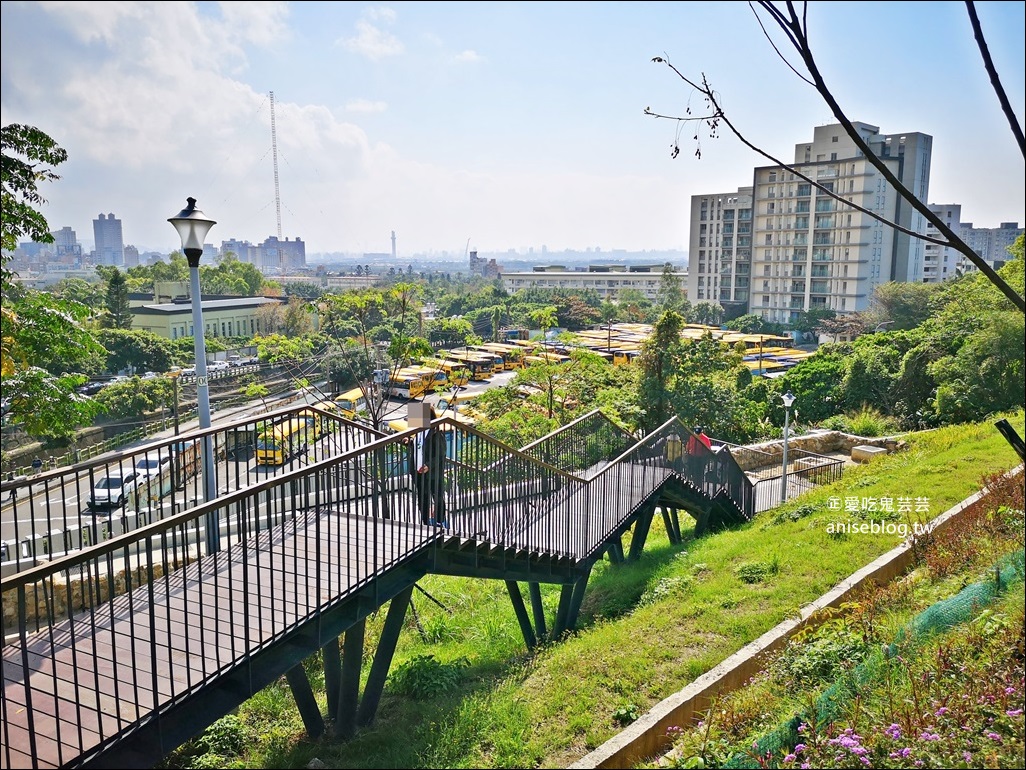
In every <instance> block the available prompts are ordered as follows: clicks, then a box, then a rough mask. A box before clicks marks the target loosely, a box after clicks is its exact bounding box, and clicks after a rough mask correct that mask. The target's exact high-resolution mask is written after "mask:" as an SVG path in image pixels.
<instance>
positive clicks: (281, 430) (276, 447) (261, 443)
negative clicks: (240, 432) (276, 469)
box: [256, 412, 321, 465]
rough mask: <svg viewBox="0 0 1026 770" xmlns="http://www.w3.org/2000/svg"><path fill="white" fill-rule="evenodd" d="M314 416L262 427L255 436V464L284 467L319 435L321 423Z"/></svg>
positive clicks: (285, 420) (297, 417)
mask: <svg viewBox="0 0 1026 770" xmlns="http://www.w3.org/2000/svg"><path fill="white" fill-rule="evenodd" d="M314 417H315V415H313V413H312V412H311V413H310V414H309V415H305V416H296V417H290V418H286V419H283V420H279V421H278V422H275V423H273V424H271V425H267V426H265V427H264V429H263V430H261V431H260V433H258V434H257V439H256V464H257V465H284V464H285V462H286V461H287V460H289V459H291V458H292V457H294V456H296V455H297V454H299V453H300V452H302V451H304V450H305V449H306V448H307V447H308V446H309V445H310V444H312V443H313V442H315V441H316V440H317V439H318V438H319V437H320V435H321V421H320V420H319V419H314Z"/></svg>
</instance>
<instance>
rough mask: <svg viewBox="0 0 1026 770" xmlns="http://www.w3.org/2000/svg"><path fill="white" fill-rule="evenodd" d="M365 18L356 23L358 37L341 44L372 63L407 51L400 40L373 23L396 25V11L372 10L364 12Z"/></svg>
mask: <svg viewBox="0 0 1026 770" xmlns="http://www.w3.org/2000/svg"><path fill="white" fill-rule="evenodd" d="M363 16H364V18H362V19H361V20H359V21H358V22H356V35H355V36H354V37H348V38H343V39H341V40H339V41H338V42H339V44H341V45H342V46H343V47H345V48H346V49H347V50H350V51H352V52H353V53H358V54H360V55H361V56H366V57H367V58H368V59H371V60H372V61H377V60H378V59H382V58H384V57H386V56H396V55H398V54H401V53H402V52H403V51H404V50H405V48H404V46H403V44H402V41H401V40H399V38H397V37H396V36H395V35H393V34H391V33H389V32H386V31H385V30H383V29H381V27H379V26H377V25H375V24H374V23H373V22H384V23H385V24H394V23H395V20H396V13H395V11H393V10H392V9H391V8H370V9H368V10H366V11H364V14H363Z"/></svg>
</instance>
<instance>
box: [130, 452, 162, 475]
mask: <svg viewBox="0 0 1026 770" xmlns="http://www.w3.org/2000/svg"><path fill="white" fill-rule="evenodd" d="M170 462H171V455H170V453H167V452H147V453H146V454H145V455H143V456H142V457H140V458H139V459H138V460H136V463H135V470H136V471H137V472H138V473H139V479H140V481H146V480H147V479H150V478H153V477H154V476H159V475H160V474H161V473H163V472H164V469H165V468H167V466H168V463H170Z"/></svg>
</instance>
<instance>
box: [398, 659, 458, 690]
mask: <svg viewBox="0 0 1026 770" xmlns="http://www.w3.org/2000/svg"><path fill="white" fill-rule="evenodd" d="M469 665H470V661H469V660H467V659H466V658H457V659H456V660H454V661H452V662H451V663H440V662H439V661H437V660H435V656H434V655H417V656H416V657H413V658H411V659H410V660H407V661H404V662H403V663H400V664H399V665H398V666H396V669H395V671H393V672H392V674H391V675H390V676H389V677H388V679H389V681H390V682H391V683H392V687H393V689H394V690H395V692H397V693H399V694H400V695H408V696H409V697H411V698H415V699H417V700H426V699H427V698H433V697H436V696H438V695H444V694H446V693H449V692H452V691H453V690H455V689H456V687H457V686H458V685H459V683H460V680H461V679H462V678H463V669H465V668H467V667H468V666H469Z"/></svg>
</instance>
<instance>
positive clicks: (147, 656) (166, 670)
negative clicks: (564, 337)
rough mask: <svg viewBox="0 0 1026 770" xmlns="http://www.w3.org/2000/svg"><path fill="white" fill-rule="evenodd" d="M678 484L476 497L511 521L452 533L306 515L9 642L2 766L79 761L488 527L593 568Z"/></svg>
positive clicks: (514, 543)
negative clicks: (641, 510)
mask: <svg viewBox="0 0 1026 770" xmlns="http://www.w3.org/2000/svg"><path fill="white" fill-rule="evenodd" d="M668 474H669V471H668V470H666V469H662V468H653V467H645V466H640V465H639V466H618V467H616V468H614V469H611V470H610V471H609V472H607V473H604V474H602V475H601V476H600V477H599V478H598V480H597V481H595V482H593V483H591V484H583V483H581V484H576V483H570V484H565V485H563V486H561V487H560V488H558V489H554V490H552V491H551V492H544V493H543V492H541V491H537V490H536V492H535V493H534V494H532V495H531V496H530V497H519V498H517V500H516V503H517V504H516V505H515V506H511V505H510V501H509V500H504V498H503V495H502V494H499V493H498V492H496V491H495V490H491V493H494V494H491V495H484V496H482V495H480V494H479V493H480V492H481V490H476V493H478V499H482V498H483V497H484V498H489V499H491V497H494V499H496V500H500V501H503V510H504V512H505V513H506V520H505V521H503V522H496V521H495V518H496V514H495V511H494V509H493V508H492V507H490V506H489V507H487V508H486V509H485V510H484V511H483V512H480V511H479V512H472V511H467V510H463V511H461V510H458V509H457V510H453V511H452V512H451V516H450V519H451V522H452V523H451V526H452V530H451V531H450V532H443V531H441V530H439V529H436V528H434V527H425V526H422V525H420V524H419V523H410V522H405V521H399V520H396V519H388V520H383V519H380V518H371V517H368V516H364V515H356V514H345V513H339V512H336V511H331V512H326V511H322V512H319V513H317V512H309V513H304V514H301V515H300V516H299V517H297V519H295V520H294V521H292V522H289V523H287V524H284V525H278V526H276V527H274V528H273V529H270V530H267V531H264V532H261V533H259V534H258V535H255V536H254V537H253V538H251V539H250V540H249V541H247V542H246V543H244V544H243V543H240V544H236V545H233V546H231V547H229V548H226V549H225V550H223V551H221V552H218V553H216V554H214V555H212V556H209V557H204V558H202V559H200V560H198V561H196V562H193V563H191V564H188V565H187V566H184V567H182V568H180V569H178V570H176V571H174V572H171V573H168V574H166V575H164V576H163V577H161V578H159V579H157V580H155V581H154V582H153V583H152V584H148V585H144V586H141V587H139V588H137V589H135V590H134V591H132V592H131V593H129V594H123V595H120V596H118V597H116V598H114V599H113V600H112V601H109V602H107V603H105V604H103V605H102V606H100V607H97V608H96V609H95V610H94V611H92V612H89V613H83V614H82V615H80V616H76V617H75V618H73V619H71V620H68V621H64V622H61V623H58V624H56V625H55V626H53V627H52V628H49V629H45V630H43V631H40V632H38V633H35V634H33V635H30V636H28V637H27V638H26V640H25V643H24V644H22V643H21V641H20V640H15V641H14V642H10V641H7V642H5V643H4V645H3V648H2V665H3V690H2V699H0V716H2V718H3V732H2V733H0V738H2V741H3V744H4V746H3V747H2V748H0V768H3V770H6V769H7V768H19V767H42V768H50V767H60V766H62V765H65V764H68V763H72V762H74V761H75V760H76V759H77V758H79V757H81V756H82V755H84V754H88V753H90V752H93V751H95V750H96V748H97V747H99V746H101V744H103V743H105V742H107V741H110V740H111V739H112V738H114V737H115V736H117V735H119V734H120V733H122V732H125V731H128V730H130V729H131V728H132V727H133V726H135V725H136V724H137V723H139V722H140V721H142V720H145V719H148V718H152V717H153V715H154V714H155V713H156V712H159V711H161V710H164V709H166V708H167V707H169V706H170V705H173V704H174V703H175V702H178V701H181V700H182V698H183V697H184V696H186V695H187V694H191V693H194V692H196V691H198V689H199V688H202V687H204V686H205V685H207V684H209V683H210V682H211V681H213V680H214V679H216V678H217V677H219V676H221V675H223V674H225V673H226V672H228V671H230V670H232V669H234V668H235V667H237V666H239V665H241V664H242V663H243V662H244V661H245V660H246V659H247V658H248V657H249V656H251V655H252V654H253V653H254V652H255V651H257V650H259V649H261V648H264V647H266V646H268V645H270V644H272V643H273V642H274V641H275V640H276V639H279V638H280V637H281V636H283V635H284V634H286V633H287V632H289V631H292V630H295V629H296V628H297V627H298V626H300V625H301V624H303V623H305V622H307V621H308V620H310V619H312V618H315V617H317V616H318V614H319V613H320V612H321V611H322V610H324V609H325V608H326V607H329V606H332V605H335V604H337V603H338V602H340V601H342V600H344V599H345V598H346V597H347V596H349V595H352V594H353V593H354V592H355V591H356V590H358V589H359V588H361V587H362V586H364V585H366V584H368V582H369V581H372V580H374V579H376V578H378V577H380V576H382V575H384V574H385V573H387V572H388V571H389V570H392V569H395V568H398V567H400V566H401V565H403V563H404V562H406V561H408V560H409V559H411V558H413V557H414V556H415V555H416V554H417V553H419V552H420V551H421V550H422V549H423V548H425V547H428V546H430V545H432V544H434V543H437V542H440V541H441V540H443V539H444V538H446V537H449V536H462V537H468V536H470V535H471V534H477V533H476V532H474V533H472V532H471V530H472V529H475V528H482V529H480V532H481V533H483V534H481V535H480V538H479V539H482V540H486V541H491V542H494V543H499V544H501V545H503V546H506V547H513V548H524V549H528V550H531V551H539V550H548V551H550V552H553V551H556V552H559V553H562V554H576V555H577V557H578V558H580V556H581V555H582V554H585V553H588V552H589V551H590V549H592V548H593V547H594V546H595V545H596V544H600V543H602V542H604V540H605V538H606V537H608V535H609V533H610V532H612V531H613V530H614V529H615V528H616V527H618V526H619V525H620V524H622V523H623V521H624V519H625V517H626V516H628V515H629V514H631V513H632V512H633V511H634V510H636V509H637V507H638V506H639V505H640V504H641V503H642V502H643V501H644V500H645V499H646V498H647V497H648V496H649V495H650V494H651V493H652V491H653V490H655V489H656V488H657V487H658V486H659V484H661V483H662V481H664V480H665V478H666V476H667V475H668ZM507 497H508V496H507ZM465 499H467V500H469V499H471V498H469V497H467V498H465ZM407 507H408V506H407ZM575 508H576V509H578V513H577V514H575V515H573V516H570V515H568V511H570V510H572V509H575ZM396 510H402V506H401V505H398V506H397V507H396ZM404 514H405V515H407V516H408V515H409V511H408V510H404ZM563 543H566V546H565V550H564V547H562V544H563ZM542 546H544V547H542ZM30 736H35V745H34V746H33V745H32V744H31V743H30V740H31V738H30Z"/></svg>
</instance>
